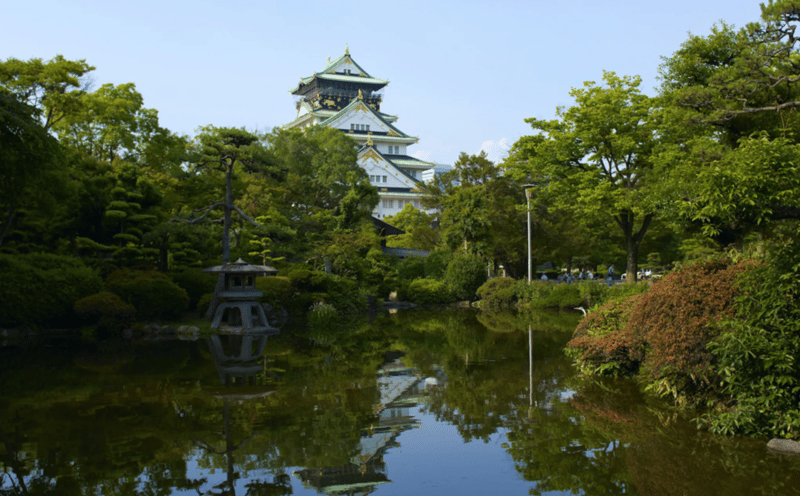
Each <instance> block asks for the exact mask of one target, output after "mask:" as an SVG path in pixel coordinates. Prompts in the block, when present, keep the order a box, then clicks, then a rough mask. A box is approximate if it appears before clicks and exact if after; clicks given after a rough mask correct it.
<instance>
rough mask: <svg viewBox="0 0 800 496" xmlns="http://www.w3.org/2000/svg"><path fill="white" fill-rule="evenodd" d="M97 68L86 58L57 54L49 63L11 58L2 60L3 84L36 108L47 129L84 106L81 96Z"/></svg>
mask: <svg viewBox="0 0 800 496" xmlns="http://www.w3.org/2000/svg"><path fill="white" fill-rule="evenodd" d="M93 70H94V67H93V66H91V65H89V64H87V63H86V60H83V59H82V60H67V59H65V58H64V57H63V56H62V55H57V56H55V57H54V58H52V59H51V60H48V61H47V62H43V61H42V59H40V58H39V59H37V58H34V59H31V60H28V61H23V60H18V59H15V58H9V59H7V60H6V61H5V62H0V85H2V86H3V87H4V88H5V89H6V90H7V91H9V92H11V93H13V94H14V95H16V96H17V98H18V99H19V100H21V101H23V102H25V103H27V104H28V105H30V106H31V107H33V108H34V109H36V116H37V117H38V118H39V119H40V122H41V125H42V127H44V129H45V131H50V129H51V128H52V127H53V126H54V125H55V124H57V123H58V122H60V121H61V120H62V119H64V118H65V117H67V116H69V115H71V114H73V113H75V112H77V111H78V110H80V109H81V108H82V106H83V101H82V99H81V97H82V95H83V94H84V92H85V90H86V88H87V87H88V83H89V82H90V81H89V80H88V79H87V74H88V73H89V72H91V71H93Z"/></svg>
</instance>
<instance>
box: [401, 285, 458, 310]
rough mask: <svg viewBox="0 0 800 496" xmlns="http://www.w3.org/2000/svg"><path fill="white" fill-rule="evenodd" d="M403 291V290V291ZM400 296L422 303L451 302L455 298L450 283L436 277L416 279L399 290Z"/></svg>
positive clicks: (404, 299) (402, 298)
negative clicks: (435, 278) (437, 279)
mask: <svg viewBox="0 0 800 496" xmlns="http://www.w3.org/2000/svg"><path fill="white" fill-rule="evenodd" d="M401 291H402V292H401ZM397 296H398V298H399V299H400V300H402V301H410V302H413V303H417V304H420V305H432V304H440V303H451V302H453V301H454V300H455V298H454V297H453V294H452V292H451V288H450V286H449V285H448V284H445V283H444V282H442V281H436V280H434V279H416V280H414V281H411V282H410V283H409V284H408V286H403V287H401V289H400V290H399V291H398V295H397Z"/></svg>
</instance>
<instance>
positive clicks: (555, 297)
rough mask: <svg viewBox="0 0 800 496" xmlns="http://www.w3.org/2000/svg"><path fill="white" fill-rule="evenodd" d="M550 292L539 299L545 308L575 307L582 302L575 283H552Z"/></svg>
mask: <svg viewBox="0 0 800 496" xmlns="http://www.w3.org/2000/svg"><path fill="white" fill-rule="evenodd" d="M553 286H554V287H553V289H552V291H550V294H549V295H548V296H547V298H545V299H544V300H542V301H541V305H542V306H544V307H546V308H575V307H577V306H580V305H581V304H582V303H583V298H581V291H580V289H579V288H578V285H577V284H554V285H553Z"/></svg>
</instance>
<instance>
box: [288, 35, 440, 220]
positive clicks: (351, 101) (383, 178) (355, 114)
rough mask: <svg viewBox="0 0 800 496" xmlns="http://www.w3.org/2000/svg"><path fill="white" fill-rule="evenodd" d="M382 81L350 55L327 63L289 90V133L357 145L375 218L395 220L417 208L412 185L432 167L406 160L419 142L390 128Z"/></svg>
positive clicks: (392, 118) (391, 118)
mask: <svg viewBox="0 0 800 496" xmlns="http://www.w3.org/2000/svg"><path fill="white" fill-rule="evenodd" d="M387 84H389V81H387V80H385V79H377V78H374V77H372V76H370V75H369V74H368V73H367V71H365V70H364V69H362V68H361V66H360V65H358V64H357V63H356V62H355V61H354V60H353V58H352V57H351V56H350V51H349V50H348V49H347V48H345V52H344V55H342V56H341V57H339V58H338V59H336V60H334V61H331V60H330V59H328V64H327V66H326V67H325V69H324V70H322V71H321V72H316V73H314V74H313V75H312V76H309V77H305V78H302V79H301V80H300V83H299V84H298V85H297V86H296V87H295V88H293V89H292V90H291V93H292V94H293V95H295V98H296V99H297V105H296V106H297V118H296V119H295V120H293V121H292V122H290V123H288V124H286V126H284V127H287V128H291V127H299V128H304V127H307V126H312V125H320V126H329V127H333V128H336V129H339V130H341V131H342V132H344V133H347V134H348V135H349V136H351V137H352V138H353V139H355V140H356V141H357V142H358V144H359V145H360V149H359V152H358V163H359V165H361V166H362V167H363V168H364V169H365V170H366V172H367V174H368V175H369V178H370V181H371V182H372V184H374V185H375V186H376V187H377V188H378V193H379V195H380V199H381V201H380V203H379V204H378V206H377V207H376V208H375V211H374V212H373V215H374V216H375V217H378V218H384V217H387V216H389V215H394V214H396V213H397V212H399V211H400V210H402V209H403V207H404V206H405V205H406V204H407V203H411V204H412V205H414V206H415V207H417V208H419V209H421V208H422V205H421V203H420V200H421V198H422V195H421V194H420V193H419V192H416V191H415V186H416V185H417V184H418V183H420V182H421V181H422V176H423V173H426V172H427V174H426V176H429V175H430V174H431V172H430V171H432V170H433V167H434V164H433V162H426V161H424V160H419V159H417V158H414V157H412V156H409V155H408V151H407V150H408V147H409V146H410V145H413V144H414V143H416V142H417V141H418V140H419V138H417V137H415V136H409V135H407V134H405V133H404V132H402V131H400V130H399V129H397V128H396V127H395V126H394V123H395V122H397V116H395V115H389V114H385V113H383V112H381V103H382V102H383V88H384V87H385V86H386V85H387Z"/></svg>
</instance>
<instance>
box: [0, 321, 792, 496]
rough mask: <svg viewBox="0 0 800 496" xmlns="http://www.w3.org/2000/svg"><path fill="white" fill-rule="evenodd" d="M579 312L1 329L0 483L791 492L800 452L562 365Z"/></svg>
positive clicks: (40, 489) (464, 491)
mask: <svg viewBox="0 0 800 496" xmlns="http://www.w3.org/2000/svg"><path fill="white" fill-rule="evenodd" d="M579 318H580V317H579V316H577V315H572V314H557V313H555V314H553V313H537V314H530V315H522V314H511V313H507V314H497V315H486V314H480V313H476V312H473V311H467V310H457V311H456V310H454V311H442V310H437V311H427V312H425V311H406V312H398V313H395V314H388V313H387V314H380V315H377V316H373V317H372V318H370V319H365V320H363V321H358V322H350V323H347V324H345V325H338V326H329V327H327V328H324V329H319V328H318V329H307V328H302V327H300V326H292V327H287V329H285V330H284V331H282V332H281V333H280V334H277V335H269V336H267V335H262V336H245V337H241V336H239V337H232V336H219V337H213V338H207V339H199V340H194V341H192V340H166V339H162V340H153V339H143V338H142V339H132V340H121V339H106V340H98V341H88V340H82V339H80V338H78V337H75V338H69V337H60V338H57V339H54V338H31V339H26V340H16V341H7V342H5V343H3V345H2V346H1V347H0V495H6V494H32V495H44V494H53V495H73V494H75V495H78V494H80V495H88V494H108V495H112V494H122V495H128V494H130V495H171V494H185V495H196V494H197V495H223V494H224V495H234V494H236V495H250V496H256V495H289V494H309V495H311V494H330V495H339V494H341V495H345V494H346V495H363V494H373V493H374V494H378V495H382V496H388V495H428V494H430V495H451V494H453V495H473V494H475V495H478V494H481V495H483V494H503V495H505V494H508V495H525V494H587V495H594V494H633V495H635V494H643V495H726V496H735V495H762V494H763V495H782V494H798V488H799V487H800V477H799V476H800V458H795V457H780V456H778V455H774V454H771V453H769V452H767V451H766V449H765V442H766V441H765V440H750V439H741V438H721V437H716V436H711V435H709V434H707V433H704V432H699V431H697V430H696V429H695V427H694V424H693V423H692V422H691V421H690V420H688V419H686V418H682V417H681V416H679V415H677V414H675V413H674V412H673V411H671V410H670V409H669V408H667V406H666V405H664V404H662V403H660V402H658V401H654V400H653V399H647V398H645V397H643V396H642V395H641V394H640V393H639V391H638V389H637V388H636V387H635V385H633V384H632V383H630V382H627V381H603V382H597V381H591V380H584V379H580V378H578V377H576V376H575V373H574V370H573V368H572V367H571V365H570V361H569V359H567V358H566V357H564V355H563V353H562V349H563V346H564V344H565V343H566V342H567V341H568V340H569V338H570V336H571V334H572V331H573V330H574V328H575V325H576V324H577V322H578V319H579Z"/></svg>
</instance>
